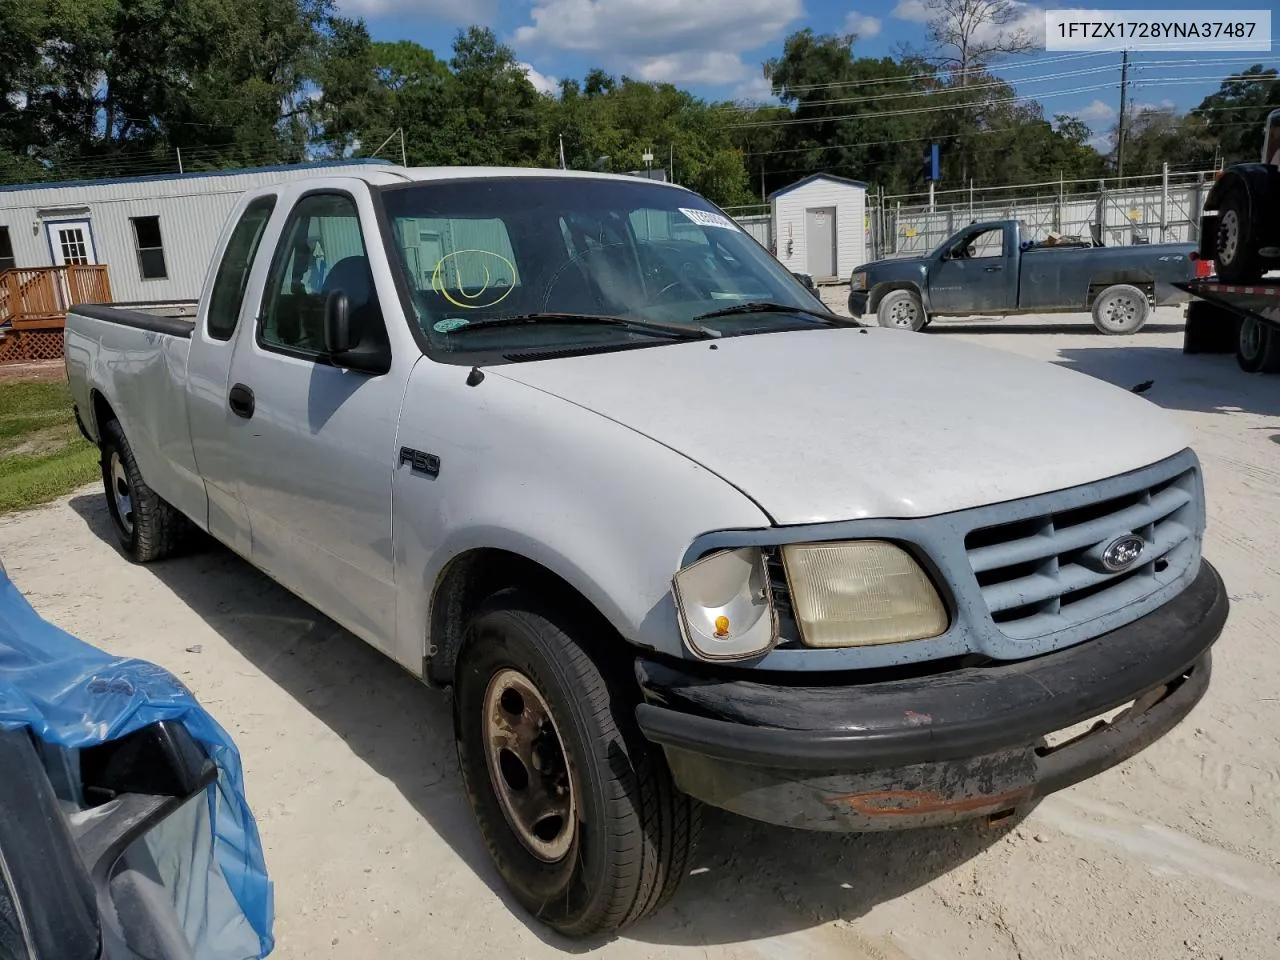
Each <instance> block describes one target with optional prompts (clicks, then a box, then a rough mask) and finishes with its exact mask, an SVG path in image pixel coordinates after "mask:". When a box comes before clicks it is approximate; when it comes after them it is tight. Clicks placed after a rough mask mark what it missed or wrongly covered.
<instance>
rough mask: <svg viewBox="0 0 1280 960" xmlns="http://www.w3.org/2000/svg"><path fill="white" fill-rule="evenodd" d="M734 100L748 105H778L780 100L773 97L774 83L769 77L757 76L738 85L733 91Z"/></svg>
mask: <svg viewBox="0 0 1280 960" xmlns="http://www.w3.org/2000/svg"><path fill="white" fill-rule="evenodd" d="M733 99H734V100H742V101H745V102H747V103H771V104H772V103H777V102H778V98H777V97H775V96H774V95H773V83H772V81H770V80H769V79H768V78H767V77H765V76H762V75H757V76H754V77H752V78H751V79H750V80H744V81H742V83H740V84H738V85H737V86H736V87H735V88H734V90H733Z"/></svg>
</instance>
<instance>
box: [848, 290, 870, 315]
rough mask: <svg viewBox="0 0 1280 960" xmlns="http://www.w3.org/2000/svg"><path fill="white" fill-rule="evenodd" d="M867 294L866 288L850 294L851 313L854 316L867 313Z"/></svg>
mask: <svg viewBox="0 0 1280 960" xmlns="http://www.w3.org/2000/svg"><path fill="white" fill-rule="evenodd" d="M867 296H868V294H867V293H866V291H864V290H855V291H853V292H852V293H850V294H849V314H850V316H853V317H865V316H866V315H867Z"/></svg>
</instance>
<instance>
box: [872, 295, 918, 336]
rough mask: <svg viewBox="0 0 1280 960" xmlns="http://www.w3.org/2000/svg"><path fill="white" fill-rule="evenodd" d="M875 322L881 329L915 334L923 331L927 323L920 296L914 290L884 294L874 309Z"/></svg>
mask: <svg viewBox="0 0 1280 960" xmlns="http://www.w3.org/2000/svg"><path fill="white" fill-rule="evenodd" d="M876 320H877V321H879V323H880V326H882V327H889V328H890V329H892V330H911V331H912V332H915V333H919V332H920V331H921V330H923V329H924V328H925V325H926V324H927V323H928V322H929V321H928V318H927V317H926V316H925V312H924V304H923V303H921V302H920V294H918V293H916V292H915V291H914V290H890V291H889V292H888V293H886V294H885V295H884V297H883V298H882V299H881V300H880V304H879V306H877V307H876Z"/></svg>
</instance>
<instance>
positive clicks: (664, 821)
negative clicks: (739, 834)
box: [454, 590, 698, 937]
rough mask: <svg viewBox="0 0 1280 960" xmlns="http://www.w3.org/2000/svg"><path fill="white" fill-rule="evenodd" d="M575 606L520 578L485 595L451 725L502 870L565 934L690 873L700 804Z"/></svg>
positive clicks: (662, 894)
mask: <svg viewBox="0 0 1280 960" xmlns="http://www.w3.org/2000/svg"><path fill="white" fill-rule="evenodd" d="M586 633H587V630H586V628H584V627H583V626H582V625H581V624H579V623H578V622H577V621H576V619H575V618H573V617H571V616H568V615H566V614H564V613H563V612H561V611H558V610H556V609H554V608H550V607H548V606H547V605H546V604H544V603H541V602H540V601H538V600H537V599H536V598H535V597H533V596H531V595H529V594H526V593H524V592H522V591H518V590H505V591H502V592H500V593H498V594H496V595H495V596H494V597H492V598H491V599H490V600H489V601H487V602H486V603H485V605H484V606H483V607H482V609H481V610H480V612H479V613H478V614H477V615H476V616H475V618H474V619H473V620H472V622H471V625H470V629H469V631H468V639H467V643H466V646H465V647H464V649H463V651H462V655H461V658H460V660H459V664H458V670H457V679H456V685H455V696H454V729H455V734H456V737H457V742H458V760H459V764H460V766H461V768H462V778H463V782H464V783H465V785H466V789H467V794H468V797H469V798H470V801H471V807H472V810H473V812H474V813H475V817H476V820H477V823H478V825H479V827H480V832H481V834H482V835H483V837H484V841H485V844H486V846H487V847H488V849H489V854H490V856H491V857H492V858H493V862H494V865H495V866H496V867H497V870H498V873H499V874H500V875H501V876H502V879H503V880H504V881H505V882H506V884H507V886H508V887H509V888H510V889H511V892H512V893H513V894H514V895H515V897H516V899H517V900H518V901H519V902H520V903H521V904H522V905H523V906H524V907H525V908H526V909H527V910H529V912H530V913H532V914H534V915H535V916H537V917H538V918H539V919H540V920H542V921H544V922H545V923H547V924H548V925H550V926H551V927H553V928H555V929H556V930H558V931H559V932H561V933H563V934H565V935H567V936H571V937H585V936H594V935H599V934H607V933H612V932H615V931H617V930H619V929H621V928H623V927H625V926H627V925H629V924H631V923H633V922H635V921H637V920H639V919H641V918H642V917H644V916H647V915H648V914H650V913H652V912H653V911H655V910H656V909H658V907H660V906H661V905H662V904H663V903H665V902H666V901H667V899H669V898H670V896H671V895H672V894H673V893H674V892H675V889H676V887H677V886H678V885H679V883H680V880H681V879H682V878H683V877H684V875H685V873H687V872H688V862H689V857H690V854H691V851H692V849H693V844H694V842H695V838H696V832H697V825H698V807H697V804H696V802H695V801H693V800H691V799H690V798H688V797H686V796H685V795H683V794H681V793H679V792H678V791H677V790H676V789H675V786H674V784H673V783H672V782H671V776H670V773H669V772H668V770H667V768H666V763H665V759H664V758H663V756H662V755H661V753H660V752H659V751H658V750H657V749H656V748H654V747H651V746H650V745H649V744H648V743H647V741H645V740H644V738H643V736H642V735H641V734H640V732H639V730H638V729H637V728H636V726H635V723H634V720H633V719H632V717H633V710H634V702H633V700H632V699H631V698H628V696H627V694H626V693H625V690H626V685H625V683H621V682H616V681H613V680H606V677H605V674H604V673H603V672H602V671H601V669H600V668H599V667H598V666H597V665H596V663H595V661H594V660H593V659H592V658H591V657H590V656H589V655H588V654H587V653H586V651H585V649H584V642H585V641H586V640H587V639H588V637H587V636H586Z"/></svg>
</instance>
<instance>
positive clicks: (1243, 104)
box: [1191, 64, 1280, 163]
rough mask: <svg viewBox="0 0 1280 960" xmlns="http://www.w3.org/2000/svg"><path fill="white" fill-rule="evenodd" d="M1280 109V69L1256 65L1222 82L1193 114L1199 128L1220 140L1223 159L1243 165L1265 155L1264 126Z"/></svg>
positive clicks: (1218, 144)
mask: <svg viewBox="0 0 1280 960" xmlns="http://www.w3.org/2000/svg"><path fill="white" fill-rule="evenodd" d="M1275 109H1280V80H1278V79H1277V77H1276V68H1275V67H1267V68H1266V69H1263V67H1262V65H1261V64H1255V65H1254V66H1252V67H1250V68H1249V69H1248V70H1246V71H1244V73H1241V74H1236V75H1234V76H1230V77H1228V78H1227V79H1225V80H1223V81H1222V84H1221V86H1220V87H1219V88H1218V90H1217V92H1216V93H1211V94H1210V95H1209V96H1207V97H1205V98H1204V99H1203V100H1201V101H1200V104H1199V106H1197V107H1196V108H1195V109H1194V110H1192V111H1191V115H1192V117H1193V118H1194V123H1193V127H1192V128H1193V129H1195V128H1196V127H1197V126H1198V127H1199V128H1200V129H1202V130H1203V131H1204V133H1205V134H1207V135H1208V136H1209V137H1211V138H1212V139H1213V140H1214V141H1216V143H1217V146H1218V148H1219V150H1220V152H1221V157H1222V160H1223V161H1224V162H1226V163H1243V162H1246V161H1252V160H1257V159H1258V158H1259V157H1260V156H1261V155H1262V140H1263V136H1264V131H1263V125H1264V122H1265V120H1266V117H1267V114H1268V113H1269V112H1270V111H1271V110H1275Z"/></svg>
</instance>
